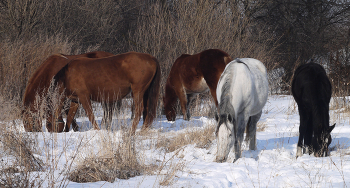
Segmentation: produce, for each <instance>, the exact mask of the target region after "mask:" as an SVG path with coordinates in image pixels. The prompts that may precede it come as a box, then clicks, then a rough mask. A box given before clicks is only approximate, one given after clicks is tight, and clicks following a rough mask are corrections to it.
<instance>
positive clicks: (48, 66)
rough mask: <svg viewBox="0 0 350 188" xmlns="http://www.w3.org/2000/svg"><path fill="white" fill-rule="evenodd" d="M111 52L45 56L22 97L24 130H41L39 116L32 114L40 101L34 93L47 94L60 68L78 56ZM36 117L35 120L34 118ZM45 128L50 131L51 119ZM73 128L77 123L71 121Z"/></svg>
mask: <svg viewBox="0 0 350 188" xmlns="http://www.w3.org/2000/svg"><path fill="white" fill-rule="evenodd" d="M112 55H113V54H111V53H108V52H102V51H95V52H90V53H86V54H80V55H62V54H55V55H52V56H50V57H49V58H47V59H46V60H45V61H44V62H43V63H42V64H41V65H40V66H39V68H38V69H37V70H36V71H35V72H34V74H33V75H32V76H31V78H30V79H29V81H28V84H27V87H26V90H25V93H24V97H23V107H24V110H23V112H22V114H23V124H24V128H25V130H26V131H41V126H40V125H41V122H40V121H39V118H37V117H35V115H34V114H37V113H38V110H39V109H38V107H37V106H36V104H39V103H40V101H37V100H38V99H37V98H36V95H40V96H47V94H48V88H49V87H50V83H51V79H52V78H53V77H54V76H55V75H56V74H57V72H58V71H59V70H61V69H62V68H63V67H64V66H65V65H66V64H67V63H68V62H69V61H71V60H72V59H76V58H79V57H87V58H100V57H107V56H112ZM48 113H49V114H48V116H50V112H48ZM35 119H36V120H35ZM59 121H61V122H63V120H62V117H61V116H60V117H59ZM46 127H47V130H48V131H50V132H52V131H53V129H52V126H51V120H50V118H47V123H46ZM63 127H64V126H63V125H61V126H60V127H59V128H58V129H57V131H60V132H61V131H62V130H63ZM73 129H74V130H76V129H77V124H76V122H75V121H73Z"/></svg>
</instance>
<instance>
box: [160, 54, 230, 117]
mask: <svg viewBox="0 0 350 188" xmlns="http://www.w3.org/2000/svg"><path fill="white" fill-rule="evenodd" d="M231 61H232V59H231V57H230V56H229V55H228V54H227V53H226V52H224V51H221V50H218V49H209V50H205V51H203V52H201V53H198V54H195V55H188V54H183V55H181V56H180V57H179V58H177V59H176V61H175V63H174V64H173V66H172V68H171V71H170V73H169V77H168V80H167V82H166V86H165V95H164V98H163V102H164V110H165V115H166V117H167V119H168V121H175V117H176V109H175V105H176V101H177V99H178V98H179V100H180V104H181V110H182V114H183V117H184V119H185V120H189V119H190V112H189V108H188V105H189V104H190V102H191V99H193V97H194V96H196V95H197V94H199V93H204V92H206V91H208V89H209V90H210V93H211V95H212V96H213V99H214V101H215V105H216V106H217V105H218V101H217V99H216V86H217V84H218V81H219V78H220V76H221V73H222V72H223V71H224V69H225V67H226V65H227V64H228V63H229V62H231Z"/></svg>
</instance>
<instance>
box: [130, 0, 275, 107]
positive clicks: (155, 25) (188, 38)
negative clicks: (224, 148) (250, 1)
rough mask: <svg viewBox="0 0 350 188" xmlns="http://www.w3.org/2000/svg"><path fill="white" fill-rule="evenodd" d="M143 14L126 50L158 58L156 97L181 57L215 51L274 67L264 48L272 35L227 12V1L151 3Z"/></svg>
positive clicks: (236, 13) (234, 11) (269, 52)
mask: <svg viewBox="0 0 350 188" xmlns="http://www.w3.org/2000/svg"><path fill="white" fill-rule="evenodd" d="M144 14H145V15H147V16H145V17H141V18H139V20H138V28H137V29H136V30H135V32H132V33H130V39H131V40H129V46H130V47H129V49H130V50H133V51H139V52H145V53H149V54H152V55H153V56H155V57H156V58H158V60H159V62H160V65H161V71H162V81H161V88H162V89H161V93H160V98H162V97H163V95H164V86H165V83H166V79H167V77H168V74H169V72H170V69H171V67H172V65H173V63H174V62H175V60H176V58H177V57H179V56H181V54H196V53H199V52H201V51H203V50H206V49H212V48H217V49H221V50H224V51H226V52H227V53H228V54H230V55H231V57H232V58H238V57H251V58H256V59H259V60H260V61H262V62H263V63H264V64H265V65H266V67H267V68H268V70H271V69H272V68H273V67H274V63H273V56H272V52H273V49H272V48H269V47H268V44H269V43H270V42H271V41H272V40H273V37H272V35H269V34H268V33H263V32H261V31H262V30H260V29H259V28H258V27H257V26H256V25H255V24H254V23H253V22H252V20H251V19H250V18H249V17H248V16H242V14H244V13H243V12H241V10H240V9H238V8H237V9H230V3H229V2H228V1H225V2H219V3H218V2H216V1H211V0H199V1H176V2H173V3H169V4H167V3H162V1H155V3H153V4H152V5H151V6H150V7H149V8H148V9H145V10H144ZM257 36H258V37H257ZM207 95H208V94H207ZM160 104H162V100H160ZM161 106H162V105H161Z"/></svg>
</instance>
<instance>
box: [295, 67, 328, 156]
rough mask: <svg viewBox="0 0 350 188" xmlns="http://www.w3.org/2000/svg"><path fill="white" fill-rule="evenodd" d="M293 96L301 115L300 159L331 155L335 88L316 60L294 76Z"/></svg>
mask: <svg viewBox="0 0 350 188" xmlns="http://www.w3.org/2000/svg"><path fill="white" fill-rule="evenodd" d="M292 94H293V97H294V99H295V101H296V102H297V104H298V110H299V116H300V126H299V140H298V145H297V153H296V157H297V158H298V157H300V156H302V153H309V154H312V152H314V155H315V156H316V157H321V156H328V155H329V150H328V147H329V145H330V144H331V142H332V137H331V132H332V130H333V129H334V127H335V124H334V125H333V126H329V102H330V100H331V96H332V85H331V83H330V81H329V79H328V77H327V74H326V71H325V70H324V68H323V67H322V66H321V65H319V64H316V63H314V62H313V61H311V62H309V63H306V64H304V65H301V66H299V67H298V68H297V69H296V70H295V73H294V77H293V81H292ZM302 148H303V152H302Z"/></svg>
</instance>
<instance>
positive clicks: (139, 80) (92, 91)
mask: <svg viewBox="0 0 350 188" xmlns="http://www.w3.org/2000/svg"><path fill="white" fill-rule="evenodd" d="M160 75H161V72H160V66H159V63H158V60H157V59H156V58H155V57H153V56H151V55H149V54H144V53H138V52H128V53H124V54H119V55H115V56H111V57H106V58H99V59H89V58H78V59H74V60H72V61H71V62H70V63H69V64H67V65H66V66H65V67H64V68H62V69H61V70H60V71H59V72H58V73H57V74H56V76H55V77H54V79H55V82H56V84H58V87H59V89H60V91H61V92H63V91H64V94H65V96H66V97H68V98H70V99H72V100H73V101H79V102H80V103H81V104H82V106H83V108H84V109H85V112H86V114H87V116H88V118H89V120H90V122H91V123H92V125H93V127H94V129H97V130H99V127H98V125H97V123H96V121H95V117H94V114H93V112H92V107H91V100H93V101H97V102H102V103H106V104H113V103H114V102H115V101H117V100H120V99H122V98H123V97H125V96H126V95H127V94H129V93H130V92H131V91H132V97H133V100H134V107H135V112H134V113H135V117H134V120H133V124H132V133H133V134H135V131H136V126H137V124H138V123H139V121H140V117H141V111H142V110H143V119H144V122H143V127H142V129H143V130H144V129H146V128H148V126H149V125H150V124H152V122H153V119H154V118H155V116H156V108H157V102H158V96H159V87H160ZM61 105H63V103H61ZM60 109H61V108H58V111H57V112H56V115H55V117H58V115H59V111H60ZM73 116H74V112H71V110H70V111H69V114H68V116H67V125H69V124H70V122H71V121H72V117H73Z"/></svg>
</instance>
